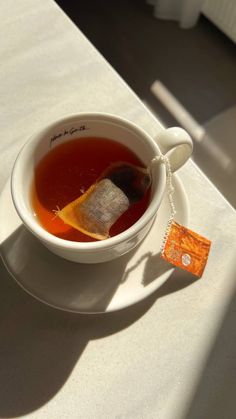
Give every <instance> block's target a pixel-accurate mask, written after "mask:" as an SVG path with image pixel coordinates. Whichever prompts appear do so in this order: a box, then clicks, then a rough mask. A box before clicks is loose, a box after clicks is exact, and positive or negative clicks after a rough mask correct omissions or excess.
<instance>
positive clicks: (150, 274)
mask: <svg viewBox="0 0 236 419" xmlns="http://www.w3.org/2000/svg"><path fill="white" fill-rule="evenodd" d="M174 186H175V194H174V200H175V205H176V209H177V215H176V220H177V221H178V222H180V223H181V224H184V225H187V224H188V200H187V196H186V194H185V191H184V188H183V186H182V183H181V182H180V180H179V178H178V177H177V176H176V175H175V176H174ZM169 214H170V209H169V204H168V201H167V197H166V196H165V197H164V199H163V201H162V204H161V207H160V209H159V211H158V214H157V217H156V220H155V222H154V224H153V226H152V228H151V230H150V232H149V234H148V236H147V237H146V238H145V240H144V241H143V242H142V243H141V245H139V246H138V247H137V248H136V249H134V250H133V251H131V252H130V253H128V254H126V255H124V256H122V257H120V258H119V259H116V260H114V261H111V262H106V263H101V264H96V265H85V264H79V263H73V262H69V261H66V260H64V259H62V258H60V257H58V256H55V255H54V254H52V253H51V252H50V251H49V250H47V249H46V248H45V247H44V246H43V245H42V244H40V242H39V241H38V240H37V239H36V238H35V237H34V236H33V235H32V234H31V233H30V232H28V231H27V230H26V228H25V227H24V226H23V224H22V222H21V220H20V219H19V217H18V215H17V213H16V211H15V208H14V206H13V203H12V199H11V193H10V183H9V182H8V183H7V184H6V186H5V188H4V189H3V191H2V193H1V196H0V249H1V254H2V258H3V261H4V264H5V266H6V268H7V269H8V271H9V272H10V273H11V275H12V276H13V277H14V278H15V280H16V281H17V282H18V284H19V285H20V286H21V287H22V288H23V289H24V290H25V291H27V292H28V293H29V294H31V295H32V296H33V297H35V298H37V299H38V300H40V301H42V302H44V303H46V304H48V305H50V306H52V307H55V308H58V309H61V310H65V311H72V312H77V313H102V312H109V311H115V310H119V309H122V308H125V307H128V306H130V305H132V304H134V303H137V302H138V301H141V300H143V299H144V298H146V297H147V296H149V295H150V294H152V293H153V292H154V291H155V290H157V289H158V288H159V287H160V286H161V285H162V284H163V283H164V282H165V281H166V280H167V279H168V278H169V277H170V275H171V274H172V272H173V270H174V268H173V266H172V265H170V264H168V263H167V262H165V261H164V260H163V259H161V257H160V245H161V242H162V238H163V235H164V231H165V228H166V224H167V221H168V217H169Z"/></svg>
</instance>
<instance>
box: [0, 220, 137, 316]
mask: <svg viewBox="0 0 236 419" xmlns="http://www.w3.org/2000/svg"><path fill="white" fill-rule="evenodd" d="M1 249H2V254H3V259H4V262H5V264H6V266H7V268H8V269H9V271H10V272H11V273H12V274H13V276H14V277H15V278H16V280H17V281H18V283H19V285H20V286H21V287H22V288H24V289H25V290H26V291H27V292H28V293H29V294H31V295H33V296H34V297H36V298H37V299H39V300H40V301H42V302H44V303H46V304H48V305H50V306H53V307H55V308H60V309H62V310H66V311H72V312H78V311H80V312H81V313H86V312H87V313H90V312H91V313H95V312H104V311H106V308H107V306H108V305H109V303H110V301H111V299H112V297H113V295H114V294H115V292H116V290H117V288H118V287H119V285H120V283H121V282H122V278H123V276H124V272H125V269H126V265H127V263H128V261H129V260H130V259H131V258H132V256H133V255H134V253H135V252H136V251H137V248H136V249H135V250H132V251H131V252H129V253H127V254H125V255H123V256H121V257H120V258H117V259H115V260H113V261H111V262H104V263H98V264H80V263H73V262H70V261H67V260H65V259H62V258H60V257H58V256H56V255H54V254H53V253H51V252H50V251H49V250H48V249H46V248H45V246H43V245H42V244H41V243H40V242H39V241H38V240H37V239H36V238H35V237H34V236H33V235H32V234H31V233H29V232H28V231H27V230H26V228H25V227H24V226H21V227H19V228H18V229H17V230H15V231H14V232H13V233H12V234H11V235H10V236H9V237H8V238H7V240H5V241H4V242H3V243H2V245H1Z"/></svg>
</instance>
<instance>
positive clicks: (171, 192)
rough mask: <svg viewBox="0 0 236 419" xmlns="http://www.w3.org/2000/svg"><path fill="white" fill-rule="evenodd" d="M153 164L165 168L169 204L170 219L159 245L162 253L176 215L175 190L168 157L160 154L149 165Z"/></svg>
mask: <svg viewBox="0 0 236 419" xmlns="http://www.w3.org/2000/svg"><path fill="white" fill-rule="evenodd" d="M155 163H162V164H164V165H165V167H166V184H167V197H168V201H169V204H170V217H169V219H168V222H167V226H166V230H165V235H164V238H163V241H162V245H161V253H163V252H164V248H165V244H166V241H167V238H168V235H169V232H170V229H171V225H172V222H173V221H174V216H175V214H176V209H175V204H174V199H173V195H174V192H175V189H174V186H173V173H172V170H171V165H170V161H169V159H168V157H167V156H164V155H163V154H161V155H160V156H156V157H154V158H153V159H152V160H151V165H153V164H155Z"/></svg>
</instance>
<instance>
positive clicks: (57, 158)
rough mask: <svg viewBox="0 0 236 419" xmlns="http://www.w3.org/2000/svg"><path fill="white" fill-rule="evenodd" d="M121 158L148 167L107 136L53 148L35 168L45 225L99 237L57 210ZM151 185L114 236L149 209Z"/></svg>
mask: <svg viewBox="0 0 236 419" xmlns="http://www.w3.org/2000/svg"><path fill="white" fill-rule="evenodd" d="M117 162H126V163H128V164H132V165H136V166H141V167H144V165H143V163H142V162H141V161H140V159H139V158H138V157H137V156H136V155H135V154H134V153H133V152H132V151H131V150H130V149H129V148H127V147H126V146H124V145H122V144H120V143H118V142H116V141H114V140H110V139H107V138H97V137H94V138H89V137H85V138H79V139H76V140H72V141H69V142H66V143H63V144H61V145H58V146H57V147H55V148H54V149H52V150H51V151H50V152H49V153H48V154H47V155H46V156H44V157H43V159H42V160H41V161H40V162H39V164H38V165H37V167H36V169H35V179H34V185H33V190H32V204H33V208H34V212H35V214H36V216H37V217H38V219H39V221H40V223H41V225H42V226H43V227H44V228H45V229H46V230H47V231H48V232H49V233H51V234H54V235H55V236H57V237H60V238H62V239H65V240H71V241H77V242H90V241H95V240H96V239H94V238H92V237H90V236H88V235H86V234H83V233H82V232H81V231H78V230H77V229H75V228H72V227H70V226H69V225H67V224H65V223H64V222H63V221H62V219H60V218H59V217H58V216H57V215H56V213H57V211H58V210H61V209H62V208H63V207H65V206H66V205H68V203H70V202H71V201H73V200H75V199H77V198H78V197H80V196H81V195H83V194H84V192H85V191H86V190H88V189H89V188H90V187H91V185H92V184H94V183H95V182H96V181H97V179H98V178H99V177H100V176H101V173H103V172H104V171H106V170H107V168H108V167H109V166H110V165H112V164H115V163H117ZM149 199H150V188H149V189H148V190H147V192H146V193H145V194H144V195H143V196H141V197H140V199H136V200H134V202H132V205H131V206H130V207H129V208H128V210H127V211H125V212H124V213H123V214H122V215H121V217H120V218H119V219H118V220H117V221H116V222H115V224H114V225H112V227H111V229H110V232H109V234H110V236H111V237H112V236H115V235H117V234H119V233H121V232H122V231H124V230H126V229H128V228H129V227H131V226H132V225H133V224H134V223H135V222H136V221H137V220H138V219H139V218H140V217H141V216H142V215H143V213H144V212H145V210H146V209H147V207H148V204H149Z"/></svg>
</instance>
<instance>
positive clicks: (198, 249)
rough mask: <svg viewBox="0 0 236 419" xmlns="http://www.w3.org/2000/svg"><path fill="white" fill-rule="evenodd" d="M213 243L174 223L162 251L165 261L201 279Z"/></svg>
mask: <svg viewBox="0 0 236 419" xmlns="http://www.w3.org/2000/svg"><path fill="white" fill-rule="evenodd" d="M210 246H211V242H210V240H208V239H206V238H205V237H202V236H200V235H199V234H197V233H195V232H194V231H192V230H189V229H188V228H186V227H183V226H181V225H180V224H178V223H176V221H173V222H172V224H171V226H170V229H169V233H168V235H167V237H166V241H165V245H164V248H163V251H162V257H163V259H165V260H167V261H168V262H170V263H172V264H173V265H176V266H178V267H179V268H182V269H186V271H189V272H191V273H192V274H194V275H196V276H198V277H201V276H202V274H203V271H204V268H205V266H206V263H207V259H208V254H209V251H210Z"/></svg>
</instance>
